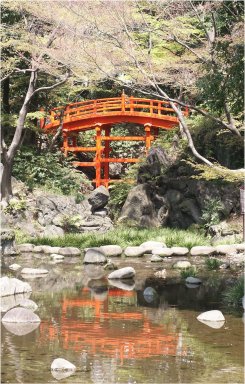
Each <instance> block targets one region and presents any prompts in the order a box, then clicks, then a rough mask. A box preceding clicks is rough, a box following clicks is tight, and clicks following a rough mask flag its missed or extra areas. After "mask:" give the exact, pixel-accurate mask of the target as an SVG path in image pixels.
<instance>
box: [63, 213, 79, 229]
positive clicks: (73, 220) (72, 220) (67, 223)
mask: <svg viewBox="0 0 245 384" xmlns="http://www.w3.org/2000/svg"><path fill="white" fill-rule="evenodd" d="M80 223H81V216H80V215H75V216H69V215H64V216H63V219H62V228H63V229H64V230H65V232H78V229H79V226H80Z"/></svg>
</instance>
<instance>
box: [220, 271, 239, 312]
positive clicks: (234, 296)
mask: <svg viewBox="0 0 245 384" xmlns="http://www.w3.org/2000/svg"><path fill="white" fill-rule="evenodd" d="M243 297H244V276H241V277H240V278H239V279H238V280H237V282H236V283H235V284H234V285H233V286H232V287H229V288H227V289H226V291H225V292H224V294H223V302H224V304H226V305H229V306H233V307H240V306H242V298H243Z"/></svg>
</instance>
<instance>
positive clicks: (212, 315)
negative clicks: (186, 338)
mask: <svg viewBox="0 0 245 384" xmlns="http://www.w3.org/2000/svg"><path fill="white" fill-rule="evenodd" d="M197 320H199V321H225V318H224V315H223V313H222V312H221V311H219V310H216V309H215V310H212V311H207V312H203V313H201V314H200V315H199V316H197Z"/></svg>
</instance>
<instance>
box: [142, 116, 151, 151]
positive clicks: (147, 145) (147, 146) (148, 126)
mask: <svg viewBox="0 0 245 384" xmlns="http://www.w3.org/2000/svg"><path fill="white" fill-rule="evenodd" d="M144 127H145V151H146V153H147V152H148V151H149V149H150V147H151V124H148V123H147V124H145V125H144Z"/></svg>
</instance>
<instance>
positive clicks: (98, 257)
mask: <svg viewBox="0 0 245 384" xmlns="http://www.w3.org/2000/svg"><path fill="white" fill-rule="evenodd" d="M106 261H107V259H106V256H105V254H104V252H102V250H101V249H100V248H96V247H94V248H88V249H87V251H86V253H85V256H84V259H83V263H84V264H105V263H106Z"/></svg>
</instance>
